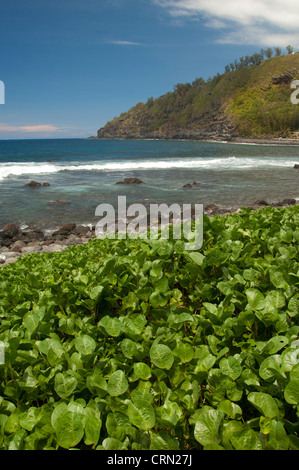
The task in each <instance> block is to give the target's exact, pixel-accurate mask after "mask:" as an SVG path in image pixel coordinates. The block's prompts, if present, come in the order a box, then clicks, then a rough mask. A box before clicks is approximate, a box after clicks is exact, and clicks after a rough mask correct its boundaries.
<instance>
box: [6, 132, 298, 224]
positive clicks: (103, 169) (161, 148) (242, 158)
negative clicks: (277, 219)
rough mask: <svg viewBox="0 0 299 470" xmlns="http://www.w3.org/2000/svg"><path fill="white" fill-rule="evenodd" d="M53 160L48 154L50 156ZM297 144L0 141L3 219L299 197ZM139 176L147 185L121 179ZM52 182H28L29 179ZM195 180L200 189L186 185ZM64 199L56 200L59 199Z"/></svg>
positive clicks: (90, 218)
mask: <svg viewBox="0 0 299 470" xmlns="http://www.w3.org/2000/svg"><path fill="white" fill-rule="evenodd" d="M49 160H50V161H49ZM295 163H297V164H298V163H299V147H298V146H280V145H279V146H275V145H251V144H231V143H221V142H194V141H154V140H153V141H151V140H146V141H126V140H92V139H61V140H18V141H0V226H2V225H3V224H6V223H10V222H15V223H18V224H20V225H24V226H26V225H30V224H35V225H38V226H39V227H47V228H53V227H55V226H57V225H60V224H62V223H66V222H75V223H95V222H96V221H97V218H96V217H95V209H96V207H97V205H98V204H101V203H109V204H112V205H114V206H115V207H116V208H117V197H118V196H126V197H127V203H128V205H129V204H132V203H144V204H145V205H147V206H148V205H149V204H151V203H156V204H160V203H162V202H164V203H167V204H172V203H178V204H180V205H182V204H186V203H192V204H195V203H197V204H203V205H204V206H205V205H207V204H212V203H213V204H217V205H219V206H220V207H223V208H232V207H234V208H238V207H241V206H247V205H251V204H253V203H254V202H255V201H256V200H257V199H266V200H268V201H269V202H277V201H281V200H283V199H285V198H296V199H299V185H298V180H299V171H298V170H295V169H294V164H295ZM126 177H137V178H139V179H141V180H142V181H143V182H144V183H145V184H144V185H137V186H136V185H135V186H124V185H117V184H116V182H118V181H120V180H123V179H124V178H126ZM32 180H34V181H38V182H40V183H44V182H47V183H49V184H50V186H47V187H43V186H42V187H38V188H30V187H26V186H25V184H26V183H29V182H30V181H32ZM193 181H196V182H197V183H199V186H197V187H196V189H191V190H190V189H189V190H188V189H182V186H183V185H185V184H187V183H192V182H193ZM56 200H60V201H64V202H65V204H53V203H52V202H53V201H56Z"/></svg>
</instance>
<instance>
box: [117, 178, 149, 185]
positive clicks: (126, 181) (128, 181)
mask: <svg viewBox="0 0 299 470" xmlns="http://www.w3.org/2000/svg"><path fill="white" fill-rule="evenodd" d="M116 184H144V182H143V181H141V180H140V179H139V178H125V179H124V180H123V181H118V182H117V183H116Z"/></svg>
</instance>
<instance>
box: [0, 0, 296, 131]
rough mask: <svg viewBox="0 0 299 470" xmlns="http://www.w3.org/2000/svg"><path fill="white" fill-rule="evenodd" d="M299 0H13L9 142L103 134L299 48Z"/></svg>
mask: <svg viewBox="0 0 299 470" xmlns="http://www.w3.org/2000/svg"><path fill="white" fill-rule="evenodd" d="M298 24H299V2H298V0H284V1H282V0H250V1H248V0H226V1H224V0H26V1H24V0H10V1H9V2H5V3H4V2H2V5H1V17H0V43H1V48H0V80H1V81H3V82H4V84H5V104H1V105H0V139H5V138H8V139H19V138H66V137H88V136H90V135H95V134H96V131H97V129H99V128H100V127H101V126H103V125H104V124H105V123H106V122H107V121H109V120H111V119H112V118H113V117H114V116H117V115H119V114H120V113H122V112H124V111H127V110H128V109H129V108H130V107H132V106H133V105H135V104H136V103H138V102H140V101H143V102H144V101H146V100H147V99H148V98H149V97H151V96H153V97H154V98H156V97H158V96H160V95H162V94H164V93H166V92H168V91H171V90H172V89H173V86H174V85H175V84H176V83H179V82H182V83H185V82H192V81H193V80H194V79H195V78H197V77H203V78H205V79H207V78H208V77H209V76H213V75H215V74H216V73H218V72H219V73H223V72H224V67H225V65H226V64H228V63H230V62H232V61H234V60H235V59H238V58H239V57H241V56H244V55H247V54H252V53H254V52H258V51H259V50H260V49H261V48H265V47H267V46H273V47H274V46H281V47H285V46H286V45H287V44H292V45H293V46H294V47H295V50H297V49H298V47H299V33H298Z"/></svg>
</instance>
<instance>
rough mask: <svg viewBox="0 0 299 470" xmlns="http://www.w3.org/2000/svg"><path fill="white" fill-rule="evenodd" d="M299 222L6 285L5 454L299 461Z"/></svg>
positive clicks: (164, 245) (109, 249) (3, 275)
mask: <svg viewBox="0 0 299 470" xmlns="http://www.w3.org/2000/svg"><path fill="white" fill-rule="evenodd" d="M298 227H299V207H298V206H293V207H290V208H284V209H278V208H270V207H268V208H265V209H263V210H258V211H255V212H252V211H250V210H249V209H242V210H241V212H240V213H239V214H234V215H228V216H224V217H211V218H208V217H204V244H203V247H202V248H201V249H200V250H199V251H198V252H187V251H184V243H183V241H180V240H179V241H178V240H108V239H106V240H97V239H95V240H93V241H91V242H89V243H88V244H86V245H81V246H74V247H71V248H69V249H68V250H66V251H64V252H61V253H52V254H46V253H45V254H30V255H25V256H24V258H23V259H19V260H18V261H17V262H16V263H14V264H11V265H8V266H6V267H3V268H1V270H0V292H1V297H0V321H1V323H0V341H2V343H3V345H4V348H5V362H4V364H2V365H1V364H0V448H1V449H20V450H21V449H44V450H46V449H54V450H55V449H72V448H75V449H98V450H102V449H105V450H120V449H123V450H125V449H128V450H131V449H133V450H145V449H150V450H167V449H170V450H179V449H181V450H193V449H198V450H200V449H216V450H217V449H228V450H262V449H274V450H281V449H282V450H287V449H290V450H299V435H298V431H299V419H298V416H299V322H298V319H299V307H298V299H299V294H298V284H299V259H298V241H299V229H298Z"/></svg>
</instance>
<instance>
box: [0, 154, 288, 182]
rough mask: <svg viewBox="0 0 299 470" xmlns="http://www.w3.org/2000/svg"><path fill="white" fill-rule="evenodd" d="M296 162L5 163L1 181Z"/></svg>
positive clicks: (232, 159) (231, 159)
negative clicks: (67, 174)
mask: <svg viewBox="0 0 299 470" xmlns="http://www.w3.org/2000/svg"><path fill="white" fill-rule="evenodd" d="M294 163H296V162H295V159H294V160H286V159H281V158H277V159H275V158H271V159H270V158H267V157H261V158H247V157H243V158H242V157H234V156H233V157H219V158H216V157H215V158H202V157H200V158H182V159H177V158H176V159H175V158H169V159H161V160H160V159H151V160H119V161H107V160H103V161H102V162H97V163H95V162H92V163H84V164H82V163H80V162H72V163H70V164H62V163H61V164H59V163H56V164H55V163H35V162H27V163H25V162H22V163H2V164H0V180H3V179H5V178H8V177H9V178H13V177H17V176H21V175H42V174H51V173H58V172H61V171H134V170H159V169H160V170H168V169H176V168H177V169H186V170H187V169H200V168H203V169H211V170H223V169H228V170H230V169H231V170H234V169H235V170H238V169H250V168H252V169H253V168H265V167H284V168H287V167H291V168H292V167H293V166H294Z"/></svg>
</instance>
